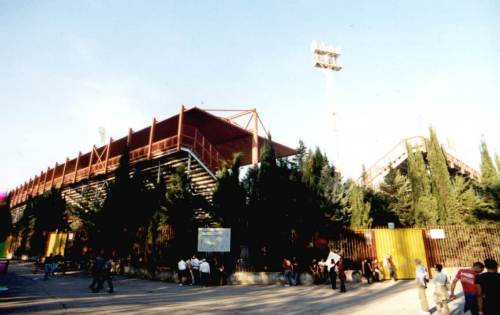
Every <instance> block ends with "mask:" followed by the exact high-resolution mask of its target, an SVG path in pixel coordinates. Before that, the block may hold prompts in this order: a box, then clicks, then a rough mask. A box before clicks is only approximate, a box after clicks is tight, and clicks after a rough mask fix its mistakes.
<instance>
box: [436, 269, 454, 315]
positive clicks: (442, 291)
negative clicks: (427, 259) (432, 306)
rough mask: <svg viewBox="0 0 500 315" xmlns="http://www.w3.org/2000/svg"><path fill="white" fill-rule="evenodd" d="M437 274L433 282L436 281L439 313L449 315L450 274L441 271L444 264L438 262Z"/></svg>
mask: <svg viewBox="0 0 500 315" xmlns="http://www.w3.org/2000/svg"><path fill="white" fill-rule="evenodd" d="M435 268H436V271H437V273H436V275H435V276H434V279H432V282H433V283H434V301H435V302H436V307H437V314H442V315H449V314H450V309H449V308H448V284H449V281H448V276H446V274H444V273H443V272H441V271H442V270H443V265H441V264H437V265H436V266H435Z"/></svg>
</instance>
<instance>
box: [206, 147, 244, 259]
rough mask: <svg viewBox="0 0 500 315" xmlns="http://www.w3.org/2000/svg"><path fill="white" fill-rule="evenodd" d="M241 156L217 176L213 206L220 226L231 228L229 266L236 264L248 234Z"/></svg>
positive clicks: (224, 166) (238, 155) (225, 166)
mask: <svg viewBox="0 0 500 315" xmlns="http://www.w3.org/2000/svg"><path fill="white" fill-rule="evenodd" d="M241 158H242V157H241V154H236V155H235V156H234V158H233V161H232V164H225V165H223V167H222V169H221V170H220V171H219V172H218V174H217V186H216V188H215V190H214V193H213V205H214V209H215V213H216V215H217V216H218V217H219V219H220V221H221V223H222V226H223V227H227V228H231V257H230V264H229V265H230V266H233V265H234V264H235V263H236V260H237V259H238V257H239V254H240V245H241V244H242V242H245V244H246V242H248V240H247V239H244V236H246V235H247V233H248V217H247V205H246V191H245V188H244V186H243V184H242V183H241V182H240V167H241Z"/></svg>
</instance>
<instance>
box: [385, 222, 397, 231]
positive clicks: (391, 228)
mask: <svg viewBox="0 0 500 315" xmlns="http://www.w3.org/2000/svg"><path fill="white" fill-rule="evenodd" d="M387 227H388V228H389V230H394V228H395V227H396V225H395V224H394V222H389V223H387Z"/></svg>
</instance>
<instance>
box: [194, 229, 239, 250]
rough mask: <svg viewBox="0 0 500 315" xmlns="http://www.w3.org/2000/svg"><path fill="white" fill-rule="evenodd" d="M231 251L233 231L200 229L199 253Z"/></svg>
mask: <svg viewBox="0 0 500 315" xmlns="http://www.w3.org/2000/svg"><path fill="white" fill-rule="evenodd" d="M229 251H231V229H225V228H198V252H229Z"/></svg>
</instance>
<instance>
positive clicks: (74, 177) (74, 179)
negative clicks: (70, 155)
mask: <svg viewBox="0 0 500 315" xmlns="http://www.w3.org/2000/svg"><path fill="white" fill-rule="evenodd" d="M81 156H82V151H78V156H77V157H76V162H75V173H74V174H73V183H75V182H76V175H77V173H78V164H79V163H80V157H81Z"/></svg>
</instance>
